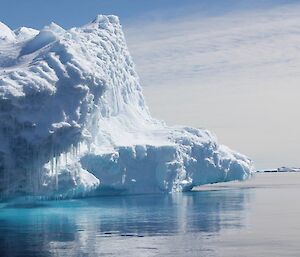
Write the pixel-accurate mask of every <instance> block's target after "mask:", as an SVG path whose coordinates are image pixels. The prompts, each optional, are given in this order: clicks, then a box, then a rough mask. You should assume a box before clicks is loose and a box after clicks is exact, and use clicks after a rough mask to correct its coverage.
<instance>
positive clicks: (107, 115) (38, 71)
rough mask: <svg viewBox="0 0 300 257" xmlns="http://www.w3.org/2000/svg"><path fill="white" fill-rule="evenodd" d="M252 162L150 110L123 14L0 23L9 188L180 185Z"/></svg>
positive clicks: (47, 192) (65, 193) (227, 174)
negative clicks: (73, 22) (76, 23)
mask: <svg viewBox="0 0 300 257" xmlns="http://www.w3.org/2000/svg"><path fill="white" fill-rule="evenodd" d="M252 171H253V168H252V162H251V161H250V160H249V159H248V158H247V157H245V156H244V155H241V154H239V153H236V152H234V151H232V150H230V149H228V148H227V147H225V146H223V145H219V144H218V143H217V140H216V138H215V136H214V135H212V134H211V133H210V132H208V131H207V130H204V129H196V128H189V127H179V126H178V127H169V126H167V125H166V124H165V123H164V122H162V121H158V120H156V119H154V118H152V117H151V115H150V113H149V110H148V107H147V105H146V103H145V100H144V97H143V94H142V89H141V86H140V83H139V78H138V75H137V73H136V72H135V68H134V63H133V61H132V58H131V56H130V54H129V52H128V49H127V46H126V42H125V39H124V34H123V32H122V28H121V25H120V22H119V19H118V17H116V16H104V15H99V16H97V17H96V19H95V20H94V21H93V22H91V23H89V24H87V25H84V26H82V27H78V28H71V29H69V30H65V29H63V28H61V27H60V26H59V25H57V24H55V23H51V24H50V25H48V26H46V27H44V28H43V29H42V30H41V31H36V30H34V29H30V28H25V27H22V28H20V29H18V30H15V31H12V30H10V29H9V28H8V27H7V26H6V25H4V24H2V23H0V192H1V197H10V196H15V195H16V196H17V195H38V196H53V195H56V196H60V197H78V196H87V195H97V194H117V193H129V194H130V193H157V192H177V191H186V190H191V189H192V188H193V187H194V186H199V185H202V184H207V183H216V182H221V181H222V182H223V181H229V180H243V179H246V178H247V177H249V176H250V175H251V172H252Z"/></svg>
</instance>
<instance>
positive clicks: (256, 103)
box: [0, 0, 300, 169]
mask: <svg viewBox="0 0 300 257" xmlns="http://www.w3.org/2000/svg"><path fill="white" fill-rule="evenodd" d="M0 1H1V8H0V21H2V22H4V23H5V24H7V25H8V26H9V27H11V28H12V29H16V28H18V27H20V26H27V27H33V28H37V29H41V28H42V27H43V26H45V25H47V24H49V23H50V22H52V21H55V22H56V23H58V24H59V25H60V26H62V27H65V28H70V27H73V26H80V25H83V24H85V23H88V22H89V21H91V20H93V18H94V17H95V16H96V15H97V14H115V15H118V16H119V17H120V20H121V23H122V25H123V29H124V32H125V36H126V40H127V44H128V47H129V50H130V52H131V54H132V56H133V58H134V61H135V63H136V69H137V71H138V73H139V76H140V81H141V84H142V86H143V89H144V94H145V97H146V101H147V102H148V105H149V107H150V111H151V113H152V114H153V116H154V117H156V118H159V119H162V120H165V121H166V122H167V123H168V124H170V125H190V126H195V127H204V128H208V129H209V130H211V131H212V132H213V133H215V134H216V135H217V137H218V139H219V141H220V143H224V144H226V145H228V146H230V147H231V148H233V149H235V150H238V151H240V152H242V153H244V154H246V155H248V156H249V157H250V158H251V159H252V160H253V161H254V163H255V166H256V167H257V168H258V169H264V168H276V167H279V166H299V167H300V159H299V153H300V135H299V127H300V121H299V119H298V117H299V110H300V101H299V98H300V87H299V83H300V73H299V72H298V68H299V67H300V16H299V13H300V0H299V1H296V0H286V1H284V0H185V1H182V0H181V1H179V0H151V1H146V0H145V1H141V0H110V1H108V0H89V1H82V0H72V1H71V0H52V1H40V0H27V1H16V0H9V1H8V0H0ZM298 16H299V17H298Z"/></svg>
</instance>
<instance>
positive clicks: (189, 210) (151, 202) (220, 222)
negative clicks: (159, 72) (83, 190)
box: [0, 173, 300, 257]
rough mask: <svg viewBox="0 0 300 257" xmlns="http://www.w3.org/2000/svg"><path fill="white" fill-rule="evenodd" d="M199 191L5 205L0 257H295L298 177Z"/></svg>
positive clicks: (267, 177) (299, 240)
mask: <svg viewBox="0 0 300 257" xmlns="http://www.w3.org/2000/svg"><path fill="white" fill-rule="evenodd" d="M198 190H199V191H197V192H191V193H183V194H181V193H178V194H172V195H169V194H167V195H138V196H119V197H101V198H89V199H82V200H69V201H49V202H41V203H36V204H21V205H20V204H18V205H14V204H10V205H6V207H2V208H1V209H0V256H1V257H5V256H10V257H13V256H40V257H43V256H49V257H50V256H64V257H65V256H130V257H131V256H136V257H140V256H141V257H143V256H172V257H176V256H205V257H207V256H209V257H210V256H211V257H217V256H225V257H226V256H228V257H229V256H230V257H234V256H237V257H242V256H245V257H248V256H249V257H250V256H251V257H252V256H264V257H268V256H272V257H274V256H285V257H288V256H298V254H299V252H300V223H299V222H298V219H299V218H300V204H299V200H298V197H299V195H300V173H271V174H266V173H264V174H257V175H256V176H255V178H254V179H252V180H250V181H247V182H231V183H222V184H217V185H209V186H203V187H200V188H198ZM3 206H4V205H3Z"/></svg>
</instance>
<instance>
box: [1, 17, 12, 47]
mask: <svg viewBox="0 0 300 257" xmlns="http://www.w3.org/2000/svg"><path fill="white" fill-rule="evenodd" d="M0 40H3V41H8V42H9V41H14V40H15V33H14V32H13V31H12V30H11V29H10V28H9V27H8V26H7V25H5V24H4V23H3V22H1V21H0Z"/></svg>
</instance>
